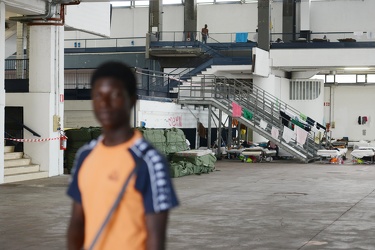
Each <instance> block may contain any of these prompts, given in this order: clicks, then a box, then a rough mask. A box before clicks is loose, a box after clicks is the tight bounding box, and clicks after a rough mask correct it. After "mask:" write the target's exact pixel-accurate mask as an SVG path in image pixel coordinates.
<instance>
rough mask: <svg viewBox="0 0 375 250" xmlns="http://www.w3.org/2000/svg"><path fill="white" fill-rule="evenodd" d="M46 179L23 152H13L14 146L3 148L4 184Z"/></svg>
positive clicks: (38, 167) (45, 175)
mask: <svg viewBox="0 0 375 250" xmlns="http://www.w3.org/2000/svg"><path fill="white" fill-rule="evenodd" d="M46 177H48V172H43V171H40V166H39V165H37V164H32V163H31V159H29V158H25V157H24V154H23V152H14V146H5V147H4V183H11V182H17V181H26V180H33V179H40V178H46Z"/></svg>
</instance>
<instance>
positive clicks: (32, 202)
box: [0, 0, 375, 249]
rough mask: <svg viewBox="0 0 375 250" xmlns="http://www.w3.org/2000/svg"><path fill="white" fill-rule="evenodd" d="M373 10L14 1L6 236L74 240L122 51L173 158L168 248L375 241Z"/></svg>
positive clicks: (6, 82)
mask: <svg viewBox="0 0 375 250" xmlns="http://www.w3.org/2000/svg"><path fill="white" fill-rule="evenodd" d="M374 8H375V1H372V0H152V1H138V0H118V1H110V0H0V72H1V73H0V84H1V86H0V90H1V91H0V115H1V116H2V117H3V118H4V119H3V121H4V122H3V123H0V131H1V133H0V141H2V142H4V143H3V144H0V150H2V151H4V154H0V162H3V163H4V164H1V165H0V193H1V194H2V195H3V197H4V200H5V201H4V204H0V211H2V213H1V214H2V215H1V216H0V220H1V221H4V223H5V225H7V226H6V227H5V228H4V229H3V230H2V231H3V233H4V234H2V235H3V236H0V245H3V246H5V248H4V249H63V248H64V247H65V231H66V226H67V221H68V218H69V212H70V201H69V199H68V198H67V197H66V196H65V190H66V187H67V185H68V180H69V176H70V171H71V168H72V165H73V161H74V158H75V154H76V152H77V151H78V149H79V148H80V147H81V146H83V145H84V144H85V143H87V142H89V141H90V140H92V139H95V138H97V137H98V136H100V134H101V128H100V127H99V123H98V122H97V121H96V120H95V118H94V115H93V108H92V104H91V97H90V93H91V87H90V77H91V74H92V73H93V71H94V70H95V69H96V68H97V67H98V66H99V65H101V64H102V63H103V62H106V61H109V60H114V61H121V62H124V63H127V64H128V65H129V66H130V67H132V69H133V70H134V73H135V74H136V77H137V84H138V101H137V104H136V106H135V107H134V109H133V111H132V120H131V124H132V126H133V127H135V128H138V129H139V130H140V131H142V133H143V135H144V137H145V138H146V139H147V140H149V141H150V142H151V143H152V144H153V145H154V146H155V147H156V148H157V149H158V150H159V151H160V152H161V153H163V154H164V155H166V156H167V158H168V159H169V160H170V163H171V169H170V170H171V175H172V177H175V178H173V181H174V184H175V187H176V190H177V193H178V196H179V198H180V202H181V204H180V207H179V208H178V209H176V211H173V212H172V214H171V218H170V224H169V231H168V232H169V233H168V244H167V245H168V249H211V248H216V249H373V245H374V244H375V242H374V240H373V239H372V237H371V234H370V232H372V230H373V228H374V226H375V225H374V224H373V222H372V220H371V218H373V216H375V214H374V213H373V212H372V210H373V209H371V208H372V204H373V197H375V196H374V194H373V192H374V190H375V186H374V184H373V183H372V179H373V178H372V176H373V175H374V174H375V170H374V168H373V167H374V164H375V130H374V123H373V121H372V119H373V117H375V111H374V109H373V105H372V104H373V102H374V101H373V98H372V97H373V93H374V91H375V85H374V84H375V63H374V59H373V58H375V57H374V55H375V22H373V21H374V18H373V15H372V12H371V11H370V10H371V9H374ZM205 25H207V26H208V30H209V33H208V36H207V38H204V34H203V33H202V31H201V30H202V28H203V27H204V26H205ZM372 54H374V55H372ZM65 139H67V147H64V143H65V142H63V141H64V140H65ZM177 177H179V178H177ZM44 200H45V201H44ZM27 208H32V209H30V210H29V209H27ZM17 214H21V216H20V217H19V218H15V217H17ZM45 214H48V216H46V217H44V215H45ZM25 221H27V223H28V225H29V226H30V228H31V229H34V230H29V231H30V232H29V233H26V234H25V233H24V231H23V230H22V227H23V226H22V225H23V223H25ZM13 222H15V223H13ZM8 227H9V230H7V228H8ZM40 235H43V236H40Z"/></svg>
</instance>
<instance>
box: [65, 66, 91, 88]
mask: <svg viewBox="0 0 375 250" xmlns="http://www.w3.org/2000/svg"><path fill="white" fill-rule="evenodd" d="M93 72H94V69H66V70H65V71H64V88H65V89H91V86H90V79H91V75H92V73H93Z"/></svg>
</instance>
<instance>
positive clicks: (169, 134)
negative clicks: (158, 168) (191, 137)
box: [164, 128, 188, 154]
mask: <svg viewBox="0 0 375 250" xmlns="http://www.w3.org/2000/svg"><path fill="white" fill-rule="evenodd" d="M164 135H165V138H166V140H167V147H166V153H167V154H173V153H176V152H179V151H185V150H188V146H187V144H186V137H185V134H184V131H182V130H181V129H178V128H171V129H166V130H165V131H164Z"/></svg>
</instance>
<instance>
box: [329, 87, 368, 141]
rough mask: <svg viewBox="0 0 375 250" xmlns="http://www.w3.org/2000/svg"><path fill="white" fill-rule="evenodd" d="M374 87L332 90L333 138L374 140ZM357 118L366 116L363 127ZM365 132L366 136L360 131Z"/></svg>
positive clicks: (337, 88)
mask: <svg viewBox="0 0 375 250" xmlns="http://www.w3.org/2000/svg"><path fill="white" fill-rule="evenodd" d="M374 93H375V86H366V87H364V86H358V87H357V86H336V87H333V88H332V99H331V106H332V121H334V122H335V128H334V129H332V136H333V138H342V137H343V136H348V137H349V140H375V109H374V106H375V99H374ZM358 116H368V117H369V121H368V122H367V124H365V125H359V124H358V123H357V121H358ZM363 129H365V130H366V136H364V135H362V130H363Z"/></svg>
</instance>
